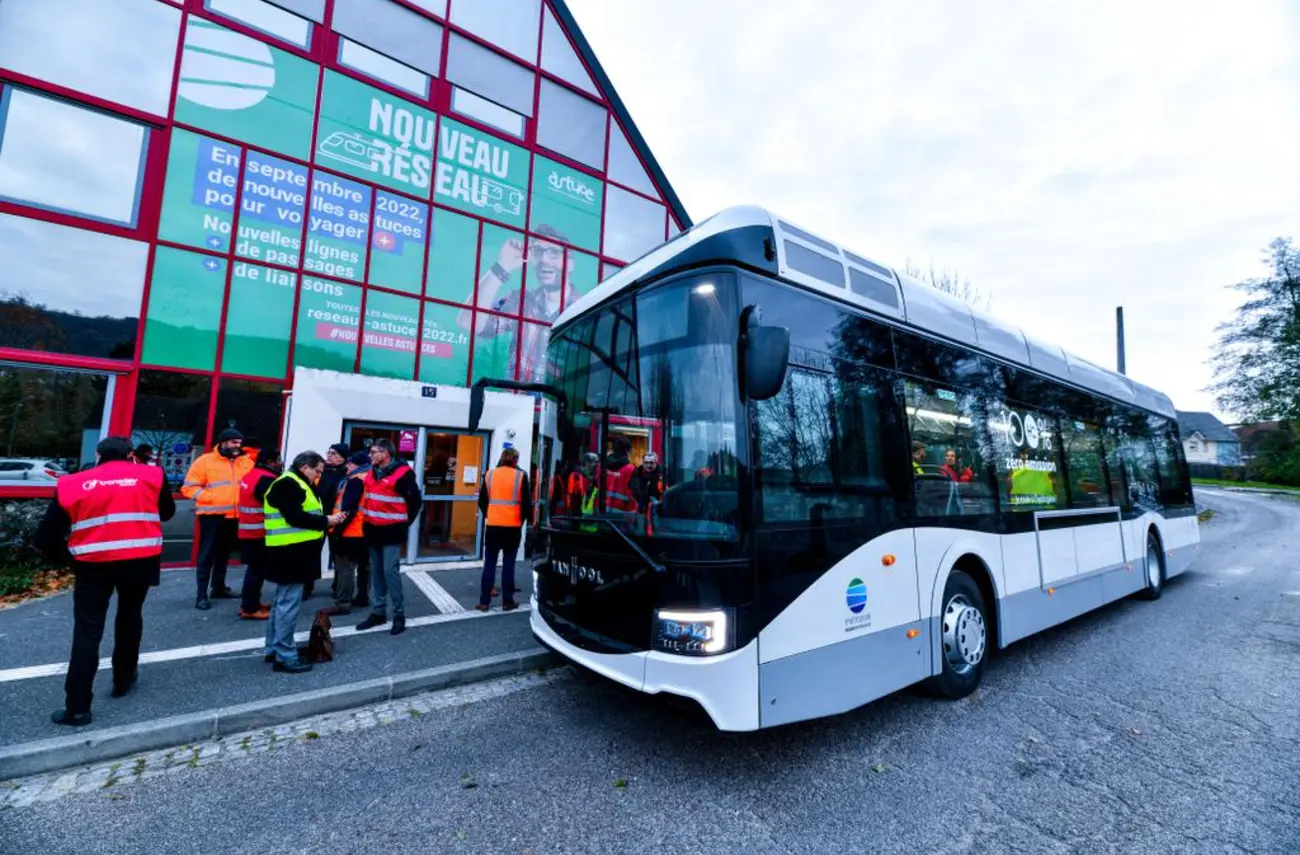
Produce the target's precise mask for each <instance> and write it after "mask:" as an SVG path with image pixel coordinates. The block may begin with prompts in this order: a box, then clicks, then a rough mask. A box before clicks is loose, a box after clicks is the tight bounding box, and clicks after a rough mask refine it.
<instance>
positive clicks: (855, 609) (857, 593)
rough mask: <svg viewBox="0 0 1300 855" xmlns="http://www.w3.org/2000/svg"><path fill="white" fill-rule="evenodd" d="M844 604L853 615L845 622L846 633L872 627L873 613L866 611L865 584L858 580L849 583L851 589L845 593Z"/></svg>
mask: <svg viewBox="0 0 1300 855" xmlns="http://www.w3.org/2000/svg"><path fill="white" fill-rule="evenodd" d="M844 604H845V605H846V606H848V607H849V611H850V612H852V613H853V617H850V618H848V619H847V620H845V621H844V631H845V632H852V631H853V630H855V629H865V628H866V627H869V626H871V612H868V611H866V608H867V585H866V583H865V582H863V581H862V580H861V579H857V578H855V579H854V580H853V581H851V582H849V587H848V589H847V590H846V591H845V592H844Z"/></svg>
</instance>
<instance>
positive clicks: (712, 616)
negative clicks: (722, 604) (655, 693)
mask: <svg viewBox="0 0 1300 855" xmlns="http://www.w3.org/2000/svg"><path fill="white" fill-rule="evenodd" d="M732 623H733V621H732V620H731V616H730V615H729V614H728V611H727V610H723V609H710V610H708V611H685V610H680V609H659V610H658V611H656V612H655V626H654V640H653V644H652V646H653V647H654V649H655V650H662V651H664V652H665V653H680V654H684V655H687V656H707V655H709V654H712V653H722V652H723V651H726V650H729V649H730V648H731V646H732V638H733V636H732Z"/></svg>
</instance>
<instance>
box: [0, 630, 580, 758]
mask: <svg viewBox="0 0 1300 855" xmlns="http://www.w3.org/2000/svg"><path fill="white" fill-rule="evenodd" d="M559 664H561V660H560V657H558V656H556V655H555V654H554V653H551V652H550V651H548V650H544V649H542V648H540V647H534V648H531V649H529V650H522V651H519V652H517V653H503V654H501V655H499V656H489V657H486V658H483V659H473V660H470V661H468V662H458V663H456V664H454V665H442V666H440V667H437V668H427V669H424V670H422V671H409V672H407V673H404V674H396V675H393V676H391V677H381V678H378V679H375V680H365V681H362V682H359V683H348V684H345V685H342V686H331V687H330V688H327V689H316V690H313V691H310V692H300V693H298V694H295V695H285V696H282V697H278V698H268V699H266V700H263V701H254V702H252V703H247V704H240V705H238V706H231V707H219V708H217V709H212V710H205V711H203V712H198V713H189V714H186V715H178V716H171V717H169V718H161V719H154V720H153V721H145V722H139V723H137V724H128V725H122V726H120V727H110V728H105V729H104V730H97V731H92V732H90V733H87V734H86V735H84V736H63V737H57V738H54V739H43V740H39V741H37V742H26V743H22V744H20V745H11V746H8V747H6V748H0V781H9V780H13V779H16V778H25V777H28V776H30V775H39V774H42V773H45V772H55V771H58V770H60V769H67V768H70V767H74V766H86V765H90V764H93V763H100V762H104V761H106V760H117V759H121V758H123V757H127V756H130V755H132V754H139V753H142V752H146V751H156V750H158V749H160V748H169V747H173V746H177V745H186V744H188V743H192V742H199V741H202V740H206V739H214V738H217V737H221V736H229V735H231V734H233V733H240V732H243V731H246V730H256V729H258V728H263V727H272V726H275V725H279V724H286V723H288V722H291V721H296V720H297V719H300V718H306V717H308V716H313V715H321V714H323V713H331V712H339V711H342V710H346V709H352V708H354V707H359V706H364V705H366V704H373V703H382V702H384V701H390V700H394V699H397V698H403V697H409V696H410V695H415V694H419V693H421V692H430V691H436V690H438V689H449V688H452V687H454V686H462V685H465V684H467V683H479V682H483V681H485V680H494V679H497V678H499V677H509V676H512V675H515V674H523V673H526V672H528V671H538V670H545V669H547V668H552V667H555V666H557V665H559Z"/></svg>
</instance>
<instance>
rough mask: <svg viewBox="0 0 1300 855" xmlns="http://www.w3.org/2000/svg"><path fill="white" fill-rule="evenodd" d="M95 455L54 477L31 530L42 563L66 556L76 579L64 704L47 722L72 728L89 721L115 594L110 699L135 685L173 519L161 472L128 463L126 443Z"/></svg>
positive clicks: (103, 446) (114, 442)
mask: <svg viewBox="0 0 1300 855" xmlns="http://www.w3.org/2000/svg"><path fill="white" fill-rule="evenodd" d="M95 452H96V465H95V466H92V467H91V468H89V469H83V470H82V471H80V472H77V473H75V474H71V475H64V476H62V477H60V478H59V480H58V482H57V483H56V484H55V499H54V501H52V502H50V505H49V508H48V509H47V510H46V513H45V518H44V519H42V520H41V524H40V526H39V528H38V529H37V531H36V546H37V547H38V548H39V549H40V550H41V551H42V552H44V553H45V555H46V557H47V558H49V559H50V560H51V561H53V562H56V563H63V562H65V561H67V560H68V559H69V558H70V559H71V562H72V569H73V571H74V573H75V574H76V587H75V588H74V590H73V594H72V610H73V621H74V623H73V630H72V656H71V659H70V660H69V662H68V676H67V679H66V680H65V681H64V691H65V693H66V696H67V697H66V704H65V706H64V708H63V709H61V710H58V711H57V712H55V713H54V714H53V715H52V716H51V719H52V720H53V721H54V723H55V724H66V725H72V726H79V725H84V724H90V722H91V715H90V703H91V700H92V698H93V693H92V691H91V689H92V686H93V684H94V681H95V671H96V670H98V668H99V642H100V640H101V639H102V638H103V636H104V616H105V615H106V614H107V613H108V601H109V599H110V598H111V597H112V596H113V592H114V591H116V592H117V598H118V599H117V626H116V632H115V638H114V643H113V697H115V698H120V697H122V696H123V695H125V694H126V693H127V692H129V691H131V688H132V687H133V686H134V685H135V681H136V666H137V664H138V663H139V659H140V636H141V634H142V631H143V620H142V618H141V610H142V609H143V607H144V600H145V596H146V595H147V594H148V593H149V588H150V587H152V586H155V585H157V584H158V583H159V582H160V581H161V580H160V578H159V576H160V568H161V563H160V562H161V556H162V540H163V538H162V524H163V522H165V521H167V520H169V519H171V518H172V516H173V515H174V514H175V513H176V503H175V502H174V501H173V500H172V494H171V490H170V489H168V487H167V480H166V478H165V477H164V476H163V471H162V469H160V468H158V467H157V466H145V465H143V464H139V463H132V462H130V461H129V459H128V457H129V455H130V454H131V443H130V442H129V441H127V440H126V439H124V438H122V437H109V438H108V439H105V440H102V441H101V442H100V443H99V445H98V446H96V448H95Z"/></svg>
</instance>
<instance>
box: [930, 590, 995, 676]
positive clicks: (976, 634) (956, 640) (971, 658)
mask: <svg viewBox="0 0 1300 855" xmlns="http://www.w3.org/2000/svg"><path fill="white" fill-rule="evenodd" d="M988 627H989V622H988V607H987V606H986V605H985V604H984V595H983V594H981V593H980V588H979V585H976V584H975V580H974V579H972V578H971V577H970V576H968V575H967V574H966V573H963V572H962V571H961V570H953V571H952V572H951V573H949V574H948V581H947V582H946V583H944V586H943V610H942V611H941V612H940V613H939V656H940V661H941V662H942V665H943V670H942V671H940V672H939V673H938V674H936V675H935V676H933V677H931V678H930V680H929V688H930V690H931V692H932V693H934V694H936V695H938V696H939V697H941V698H950V699H956V698H964V697H966V696H967V695H969V694H970V693H971V692H973V691H975V690H976V689H977V688H978V687H979V684H980V680H982V679H983V678H984V663H985V662H986V661H987V660H988V652H989V630H988Z"/></svg>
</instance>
